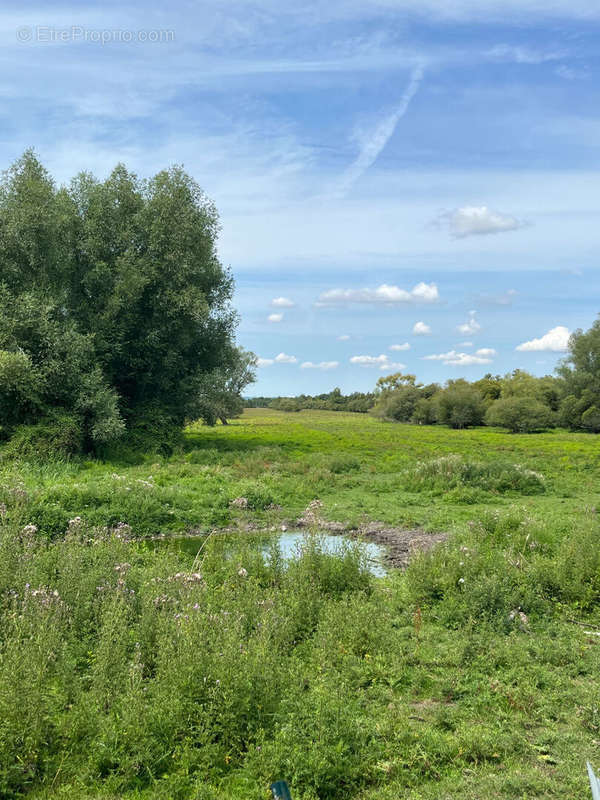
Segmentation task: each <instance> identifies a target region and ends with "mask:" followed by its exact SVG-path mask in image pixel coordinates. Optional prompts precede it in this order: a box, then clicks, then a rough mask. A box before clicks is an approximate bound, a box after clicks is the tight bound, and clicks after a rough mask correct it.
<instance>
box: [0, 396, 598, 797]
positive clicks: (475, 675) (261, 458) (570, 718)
mask: <svg viewBox="0 0 600 800" xmlns="http://www.w3.org/2000/svg"><path fill="white" fill-rule="evenodd" d="M599 479H600V449H599V446H598V439H597V437H594V436H592V435H585V434H572V433H566V432H562V431H553V432H551V433H548V434H538V435H511V434H506V433H501V432H499V431H496V430H494V429H490V428H482V429H475V430H467V431H453V430H449V429H445V428H442V427H438V426H435V427H432V426H428V427H419V426H408V425H393V424H385V423H381V422H378V421H376V420H374V419H372V418H370V417H367V416H366V415H358V414H343V413H334V412H301V413H299V414H284V413H281V412H274V411H266V410H258V409H257V410H251V411H248V412H246V413H245V414H244V416H243V418H242V419H239V420H234V421H233V422H232V423H231V424H230V425H228V426H219V427H216V428H207V427H204V426H200V425H199V426H192V427H191V428H190V429H189V430H188V432H187V433H186V439H185V445H184V447H183V448H182V450H181V451H180V452H177V453H175V454H173V455H171V456H168V457H167V456H159V455H153V456H148V457H145V458H135V457H133V456H129V457H127V458H126V457H125V456H123V457H121V458H115V459H113V460H112V461H111V462H104V463H102V462H92V461H90V462H77V461H73V462H70V463H58V464H56V463H36V464H26V463H17V462H11V461H2V463H1V464H0V504H3V505H2V506H0V509H1V510H2V514H1V515H0V516H1V520H2V521H1V530H2V538H1V541H0V598H1V603H2V612H3V613H2V617H1V621H0V638H1V649H0V796H3V797H4V796H5V797H17V796H21V795H27V796H30V797H35V798H39V799H40V800H41V798H44V799H45V800H46V799H47V798H55V797H56V798H119V797H128V798H129V797H132V798H133V797H138V798H165V800H166V799H167V798H182V800H183V798H197V800H217V798H223V799H224V800H242V798H249V799H250V800H253V799H255V800H259V798H263V800H264V798H266V796H267V794H266V788H267V787H268V784H269V782H270V781H271V780H274V779H276V778H281V777H285V778H287V779H288V780H289V781H290V783H291V785H292V789H293V797H294V800H317V799H318V800H342V798H344V800H345V799H346V798H352V799H353V800H375V798H378V800H380V798H384V800H392V799H394V800H395V799H396V798H400V797H402V798H412V800H417V798H422V799H423V800H424V799H425V798H427V799H429V798H431V800H433V798H436V800H439V798H466V800H475V798H494V797H498V798H533V797H548V798H554V797H555V798H559V797H560V798H564V797H585V796H586V793H587V792H588V791H589V790H588V789H587V788H586V776H585V770H584V762H585V760H586V759H590V760H591V761H592V762H593V763H595V764H596V765H598V766H600V697H599V690H598V681H597V676H598V674H599V671H600V636H598V633H599V632H600V612H599V601H600V548H599V547H598V538H599V535H600V526H599V522H598V515H597V513H596V506H597V504H598V503H599V502H600V496H599V495H600V480H599ZM239 497H245V498H246V499H247V501H248V507H247V508H238V507H231V506H230V503H231V501H232V500H234V499H235V498H239ZM315 499H319V500H320V501H321V502H322V504H323V505H322V507H321V508H320V511H319V513H320V515H321V516H322V517H323V518H324V519H327V520H330V521H340V522H343V523H344V524H347V525H349V526H353V525H354V526H358V525H361V524H364V523H366V522H368V521H374V520H377V521H381V522H384V523H386V524H389V525H394V526H399V527H407V528H413V527H417V526H418V527H423V528H425V529H426V530H430V531H433V532H443V533H447V534H449V538H448V540H447V542H446V543H445V544H441V545H439V546H438V547H437V548H435V549H434V550H433V551H431V552H430V553H427V554H423V555H420V556H418V557H416V558H415V559H414V560H413V562H412V563H411V565H410V566H409V568H408V569H407V571H406V572H396V571H392V572H391V573H390V574H389V575H388V576H387V577H386V578H384V579H377V578H374V577H373V576H372V575H371V574H370V573H369V572H368V570H367V568H366V564H365V560H364V557H363V555H362V554H361V551H360V547H354V546H349V547H348V549H347V551H346V552H345V555H344V556H343V557H341V558H334V557H332V556H329V555H327V554H325V553H323V552H322V551H321V548H320V545H319V541H318V537H317V538H313V537H310V536H309V537H308V538H307V542H306V545H305V547H304V550H303V553H302V555H301V557H300V558H299V559H298V560H297V561H296V562H295V563H293V564H292V565H291V566H289V567H286V566H285V565H284V564H283V563H282V561H281V559H280V558H278V557H277V553H276V552H275V551H273V553H272V554H271V558H270V559H269V560H268V561H265V559H264V558H263V557H262V556H261V555H260V553H259V551H258V550H257V549H256V547H253V535H252V533H249V532H248V524H249V523H251V524H252V526H254V527H257V528H262V529H265V528H271V527H273V526H279V525H281V524H283V523H286V524H288V525H289V524H290V523H291V522H293V521H294V520H295V519H297V518H298V517H299V516H300V515H301V514H302V512H303V510H304V509H305V508H306V507H307V505H308V504H309V503H311V502H312V501H313V500H315ZM77 517H80V518H81V520H75V518H77ZM70 520H71V522H70V523H69V521H70ZM73 520H75V521H73ZM119 523H126V526H128V527H125V526H123V525H122V524H121V525H120V526H119ZM32 525H35V526H36V527H37V529H38V530H37V531H35V530H34V529H33V528H31V527H26V526H32ZM224 527H228V528H233V529H237V528H239V532H238V533H235V534H231V535H228V536H212V537H209V538H208V539H207V540H206V545H205V547H204V548H203V550H202V552H201V553H200V554H199V555H198V557H197V558H196V559H195V560H193V559H192V558H191V557H190V556H189V555H186V554H185V553H183V552H176V551H175V550H171V549H169V548H164V549H159V550H152V549H151V548H149V547H148V546H147V545H145V544H143V543H139V542H137V541H136V539H137V538H140V537H144V536H149V535H155V534H158V533H166V534H168V533H170V532H172V533H176V532H186V531H190V530H198V531H213V530H219V529H222V528H224ZM65 534H66V535H65Z"/></svg>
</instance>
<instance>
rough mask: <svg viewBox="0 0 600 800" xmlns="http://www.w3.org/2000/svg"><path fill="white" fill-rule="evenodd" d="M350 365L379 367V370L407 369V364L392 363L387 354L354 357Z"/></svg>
mask: <svg viewBox="0 0 600 800" xmlns="http://www.w3.org/2000/svg"><path fill="white" fill-rule="evenodd" d="M350 363H351V364H356V365H357V366H359V367H379V369H404V368H405V367H406V364H400V363H399V362H397V361H390V358H389V356H387V355H385V353H382V354H381V355H379V356H352V358H351V359H350Z"/></svg>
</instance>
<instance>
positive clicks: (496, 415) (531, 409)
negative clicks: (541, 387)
mask: <svg viewBox="0 0 600 800" xmlns="http://www.w3.org/2000/svg"><path fill="white" fill-rule="evenodd" d="M485 422H486V424H487V425H492V426H497V427H501V428H508V429H509V430H510V431H512V432H513V433H533V432H534V431H540V430H543V429H544V428H549V427H551V426H552V424H553V422H554V416H553V414H552V411H550V409H549V408H548V406H546V405H544V404H543V403H541V402H540V401H539V400H536V399H535V398H534V397H530V396H527V395H524V396H520V395H513V396H509V397H502V398H501V399H499V400H496V401H494V402H493V403H492V405H491V406H490V407H489V408H488V410H487V412H486V415H485Z"/></svg>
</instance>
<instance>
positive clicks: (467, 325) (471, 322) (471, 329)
mask: <svg viewBox="0 0 600 800" xmlns="http://www.w3.org/2000/svg"><path fill="white" fill-rule="evenodd" d="M475 314H477V312H476V311H469V319H468V320H467V321H466V322H463V324H462V325H457V326H456V330H457V331H458V332H459V333H464V334H465V336H473V334H475V333H479V331H480V330H481V325H480V324H479V323H478V322H477V320H476V319H475Z"/></svg>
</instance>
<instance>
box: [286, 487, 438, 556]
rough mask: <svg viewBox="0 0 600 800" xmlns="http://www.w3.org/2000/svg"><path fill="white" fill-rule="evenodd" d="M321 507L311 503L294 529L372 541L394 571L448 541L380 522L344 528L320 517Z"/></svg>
mask: <svg viewBox="0 0 600 800" xmlns="http://www.w3.org/2000/svg"><path fill="white" fill-rule="evenodd" d="M322 506H323V504H322V503H321V501H320V500H313V502H312V503H311V504H310V505H309V506H308V508H307V509H306V510H305V512H304V514H303V515H302V516H301V517H300V519H298V520H296V523H295V524H296V526H297V527H298V528H318V529H319V530H322V531H327V532H328V533H333V534H339V535H343V536H351V537H357V538H362V539H367V540H368V541H370V542H375V543H376V544H378V545H381V546H382V547H383V548H384V550H385V553H386V557H385V562H386V564H387V565H388V566H390V567H394V568H395V569H406V567H407V566H408V564H409V562H410V559H411V558H412V557H413V555H414V554H415V553H423V552H426V551H427V550H431V548H432V547H434V546H435V545H436V544H439V543H440V542H445V541H446V539H447V538H448V534H447V533H430V532H428V531H423V530H420V529H419V528H415V529H413V530H407V529H405V528H396V527H392V526H390V525H386V524H385V523H383V522H368V523H366V524H364V525H361V526H359V527H358V528H356V527H354V528H352V527H348V526H346V525H344V523H343V522H328V521H327V520H324V519H321V517H320V514H319V509H320V508H322Z"/></svg>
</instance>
